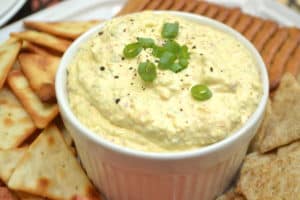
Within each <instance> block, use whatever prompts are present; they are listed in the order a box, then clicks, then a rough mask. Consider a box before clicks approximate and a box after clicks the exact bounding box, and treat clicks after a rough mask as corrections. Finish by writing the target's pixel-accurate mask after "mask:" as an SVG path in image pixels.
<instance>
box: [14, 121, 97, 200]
mask: <svg viewBox="0 0 300 200" xmlns="http://www.w3.org/2000/svg"><path fill="white" fill-rule="evenodd" d="M43 160H47V162H41V161H43ZM8 186H9V188H11V189H13V190H18V191H23V192H27V193H30V194H35V195H39V196H42V197H47V198H50V199H64V200H72V199H75V198H76V197H82V198H87V199H99V196H98V194H97V192H96V191H95V190H94V188H93V186H92V184H91V183H90V181H89V179H88V178H87V176H86V174H85V173H84V171H83V169H82V168H81V167H80V165H79V163H78V161H77V159H76V157H75V156H74V155H73V154H72V152H71V151H70V149H69V147H68V146H67V145H66V143H65V142H64V139H63V137H62V135H61V133H60V132H59V130H58V129H57V127H56V126H54V125H50V126H49V127H47V128H46V129H45V130H44V131H43V132H42V133H41V134H40V135H39V137H38V138H37V139H36V140H35V141H34V142H33V143H32V144H31V145H30V147H29V149H28V150H27V152H26V153H25V155H24V158H23V159H22V160H21V161H20V162H19V164H18V166H17V168H16V169H15V171H14V173H13V174H12V175H11V177H10V179H9V182H8Z"/></svg>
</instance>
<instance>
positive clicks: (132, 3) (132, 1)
mask: <svg viewBox="0 0 300 200" xmlns="http://www.w3.org/2000/svg"><path fill="white" fill-rule="evenodd" d="M149 2H150V0H128V1H127V3H126V4H125V6H123V8H122V9H121V10H120V11H119V12H118V13H117V14H116V16H121V15H126V14H129V13H132V12H138V11H142V10H143V9H144V8H145V7H146V5H147V4H148V3H149Z"/></svg>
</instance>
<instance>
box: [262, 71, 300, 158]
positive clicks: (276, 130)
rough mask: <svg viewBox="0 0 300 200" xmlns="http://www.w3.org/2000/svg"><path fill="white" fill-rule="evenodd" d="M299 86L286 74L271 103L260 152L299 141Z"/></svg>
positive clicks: (293, 78)
mask: <svg viewBox="0 0 300 200" xmlns="http://www.w3.org/2000/svg"><path fill="white" fill-rule="evenodd" d="M299 99H300V84H299V83H298V82H297V80H296V79H295V77H294V76H293V75H292V74H289V73H286V74H285V75H284V76H283V78H282V80H281V84H280V86H279V88H278V89H277V91H276V93H275V95H274V98H273V101H272V115H271V116H270V118H269V119H268V122H267V123H268V124H267V125H266V126H267V127H266V129H265V133H264V138H263V139H262V141H261V145H260V147H259V150H260V152H263V153H264V152H267V151H270V150H273V149H276V148H278V147H280V146H283V145H286V144H289V143H291V142H293V141H296V140H299V139H300V123H299V121H300V112H299V111H300V101H299Z"/></svg>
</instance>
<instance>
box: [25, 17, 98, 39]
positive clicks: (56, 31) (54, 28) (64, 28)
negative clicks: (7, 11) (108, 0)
mask: <svg viewBox="0 0 300 200" xmlns="http://www.w3.org/2000/svg"><path fill="white" fill-rule="evenodd" d="M99 23H100V21H98V20H90V21H62V22H41V21H25V22H24V25H25V26H26V27H27V28H31V29H35V30H37V31H41V32H45V33H49V34H51V35H55V36H58V37H63V38H68V39H72V40H74V39H76V38H77V37H79V36H80V35H81V34H82V33H84V32H86V31H87V30H89V29H90V28H92V27H93V26H95V25H97V24H99Z"/></svg>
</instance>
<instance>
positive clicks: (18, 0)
mask: <svg viewBox="0 0 300 200" xmlns="http://www.w3.org/2000/svg"><path fill="white" fill-rule="evenodd" d="M25 2H26V0H0V26H2V25H3V24H5V23H6V22H7V21H8V20H10V19H11V18H12V17H13V16H14V15H15V14H16V13H17V12H18V11H19V10H20V9H21V8H22V6H23V5H24V3H25Z"/></svg>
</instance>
